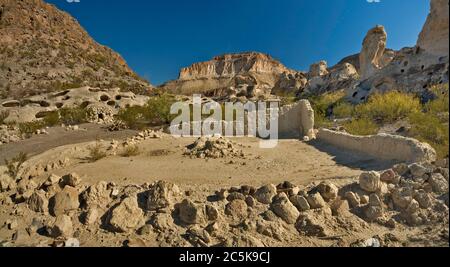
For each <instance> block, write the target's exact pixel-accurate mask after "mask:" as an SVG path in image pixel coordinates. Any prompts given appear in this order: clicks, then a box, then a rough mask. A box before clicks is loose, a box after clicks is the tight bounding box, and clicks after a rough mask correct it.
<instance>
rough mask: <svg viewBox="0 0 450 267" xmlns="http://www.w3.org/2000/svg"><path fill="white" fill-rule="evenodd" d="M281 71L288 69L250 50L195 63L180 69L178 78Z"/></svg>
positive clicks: (186, 78)
mask: <svg viewBox="0 0 450 267" xmlns="http://www.w3.org/2000/svg"><path fill="white" fill-rule="evenodd" d="M283 72H290V70H289V69H288V68H286V67H285V66H283V64H281V63H280V62H278V61H276V60H275V59H273V58H272V57H271V56H269V55H265V54H261V53H255V52H250V53H241V54H227V55H222V56H218V57H215V58H213V59H212V60H210V61H206V62H201V63H195V64H193V65H192V66H190V67H187V68H183V69H181V71H180V77H179V79H180V80H190V79H201V78H218V77H220V78H224V77H234V76H236V75H245V74H248V73H256V74H268V75H271V74H274V73H275V74H279V73H283Z"/></svg>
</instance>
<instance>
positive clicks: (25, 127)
mask: <svg viewBox="0 0 450 267" xmlns="http://www.w3.org/2000/svg"><path fill="white" fill-rule="evenodd" d="M45 127H46V125H45V122H44V121H32V122H24V123H19V132H20V133H21V134H22V135H25V136H27V137H28V136H30V135H32V134H34V133H36V131H37V130H41V129H42V128H45Z"/></svg>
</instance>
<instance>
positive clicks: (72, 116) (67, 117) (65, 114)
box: [59, 107, 88, 125]
mask: <svg viewBox="0 0 450 267" xmlns="http://www.w3.org/2000/svg"><path fill="white" fill-rule="evenodd" d="M59 117H60V119H59V120H60V122H61V123H64V124H68V125H76V124H81V123H85V122H87V121H88V113H87V110H86V109H85V108H81V107H76V108H62V109H60V110H59Z"/></svg>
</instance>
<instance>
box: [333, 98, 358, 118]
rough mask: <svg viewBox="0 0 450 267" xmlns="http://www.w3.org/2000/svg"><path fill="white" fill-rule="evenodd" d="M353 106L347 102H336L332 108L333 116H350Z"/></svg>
mask: <svg viewBox="0 0 450 267" xmlns="http://www.w3.org/2000/svg"><path fill="white" fill-rule="evenodd" d="M354 110H355V107H354V106H353V105H352V104H350V103H347V102H341V103H338V104H337V105H336V106H335V107H334V108H333V116H334V117H335V118H337V119H344V118H350V117H352V116H353V113H354Z"/></svg>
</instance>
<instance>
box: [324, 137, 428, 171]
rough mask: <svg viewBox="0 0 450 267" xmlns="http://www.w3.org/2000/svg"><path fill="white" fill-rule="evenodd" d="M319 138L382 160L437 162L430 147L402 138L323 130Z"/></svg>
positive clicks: (336, 145)
mask: <svg viewBox="0 0 450 267" xmlns="http://www.w3.org/2000/svg"><path fill="white" fill-rule="evenodd" d="M317 138H318V140H320V141H323V142H325V143H327V144H330V145H333V146H335V147H339V148H343V149H348V150H352V151H355V152H359V153H365V154H367V155H370V156H373V157H375V158H377V159H382V160H393V161H401V162H406V163H414V162H432V161H435V160H436V151H435V150H434V149H433V148H432V147H431V146H430V145H428V144H426V143H421V142H419V141H417V140H415V139H412V138H406V137H402V136H394V135H388V134H379V135H372V136H354V135H350V134H347V133H342V132H336V131H331V130H328V129H321V130H320V131H319V133H318V136H317Z"/></svg>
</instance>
